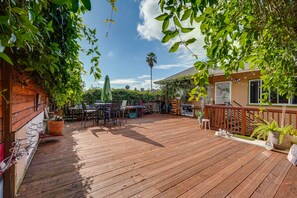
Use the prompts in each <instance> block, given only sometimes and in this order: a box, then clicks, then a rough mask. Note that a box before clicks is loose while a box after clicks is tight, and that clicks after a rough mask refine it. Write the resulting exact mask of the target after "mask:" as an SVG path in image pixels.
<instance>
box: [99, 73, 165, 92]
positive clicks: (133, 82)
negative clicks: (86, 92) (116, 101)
mask: <svg viewBox="0 0 297 198" xmlns="http://www.w3.org/2000/svg"><path fill="white" fill-rule="evenodd" d="M149 77H150V76H149V75H142V76H139V77H136V78H124V79H114V80H111V81H110V86H111V87H112V88H125V86H126V85H129V86H130V87H131V89H134V88H135V87H136V88H137V89H138V90H140V89H141V88H144V89H145V90H146V89H150V87H151V80H150V79H145V78H149ZM159 80H161V79H155V80H153V82H155V81H159ZM96 83H97V84H99V86H100V87H102V86H103V84H104V81H102V80H100V81H97V82H96ZM153 88H154V89H156V88H159V85H156V84H154V83H153Z"/></svg>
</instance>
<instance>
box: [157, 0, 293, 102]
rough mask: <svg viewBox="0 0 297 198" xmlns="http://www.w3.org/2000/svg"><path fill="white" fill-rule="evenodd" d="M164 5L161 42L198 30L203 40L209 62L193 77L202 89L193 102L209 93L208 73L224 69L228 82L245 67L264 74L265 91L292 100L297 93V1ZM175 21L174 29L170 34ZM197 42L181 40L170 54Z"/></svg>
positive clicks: (183, 0)
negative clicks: (231, 75)
mask: <svg viewBox="0 0 297 198" xmlns="http://www.w3.org/2000/svg"><path fill="white" fill-rule="evenodd" d="M159 5H160V8H161V11H162V12H163V14H161V15H160V16H158V17H157V18H156V19H157V20H159V21H163V32H164V34H165V35H164V38H163V40H162V42H168V41H169V40H170V39H173V38H175V37H177V36H178V35H179V36H181V37H180V38H182V34H187V33H188V32H191V31H193V29H195V28H199V29H200V31H201V32H202V33H203V35H204V42H205V46H204V48H205V50H206V52H207V57H208V60H206V61H197V62H196V63H195V64H194V66H195V67H196V69H197V70H198V71H200V72H197V74H196V75H194V82H195V84H196V85H198V87H197V88H195V89H194V90H193V91H192V94H193V97H192V98H194V96H198V97H200V96H202V95H205V94H206V90H205V88H204V85H206V84H208V83H209V82H208V77H209V70H211V69H217V68H219V69H222V70H224V71H225V76H226V77H228V76H229V75H230V74H231V73H232V72H234V71H235V72H236V71H238V70H239V69H244V68H245V67H246V66H248V67H250V68H251V69H255V68H258V69H259V70H260V71H261V74H262V77H261V78H262V80H263V82H264V85H263V88H265V89H267V90H269V89H271V88H272V87H276V88H278V90H279V93H280V94H281V95H286V96H287V97H291V96H292V95H294V94H295V93H296V80H295V75H296V55H297V20H296V15H297V12H296V11H297V2H296V1H288V0H249V1H243V0H222V1H218V0H201V1H189V0H179V1H172V0H160V1H159ZM170 21H171V23H172V24H174V28H173V29H169V23H170ZM196 39H197V38H192V39H189V40H186V41H183V40H182V39H181V40H180V41H178V42H177V43H175V44H174V45H173V46H172V47H171V49H170V51H171V52H174V51H176V50H177V49H178V48H179V46H180V45H183V46H186V47H187V46H188V45H190V44H193V43H194V42H195V41H196ZM194 55H195V54H194ZM196 94H198V95H196ZM264 98H265V99H267V98H268V93H266V94H264Z"/></svg>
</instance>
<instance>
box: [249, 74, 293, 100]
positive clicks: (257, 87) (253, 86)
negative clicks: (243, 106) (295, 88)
mask: <svg viewBox="0 0 297 198" xmlns="http://www.w3.org/2000/svg"><path fill="white" fill-rule="evenodd" d="M262 84H263V82H262V81H261V80H260V79H257V80H250V81H249V103H250V104H259V103H260V99H261V95H262V93H265V92H266V91H267V90H266V91H265V90H264V89H262V87H261V86H262ZM269 102H271V103H272V104H297V97H292V98H290V99H289V100H288V99H287V98H286V96H281V95H279V93H278V90H277V89H275V88H272V89H271V90H270V91H269Z"/></svg>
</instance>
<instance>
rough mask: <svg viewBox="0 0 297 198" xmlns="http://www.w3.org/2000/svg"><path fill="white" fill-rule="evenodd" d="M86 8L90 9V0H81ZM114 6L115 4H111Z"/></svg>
mask: <svg viewBox="0 0 297 198" xmlns="http://www.w3.org/2000/svg"><path fill="white" fill-rule="evenodd" d="M81 1H82V3H83V4H84V6H85V8H86V9H87V10H89V11H90V10H91V8H92V7H91V0H81ZM113 7H115V6H113Z"/></svg>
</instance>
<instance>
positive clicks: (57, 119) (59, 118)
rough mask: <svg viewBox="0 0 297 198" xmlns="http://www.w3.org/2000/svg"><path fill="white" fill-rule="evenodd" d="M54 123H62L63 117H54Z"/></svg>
mask: <svg viewBox="0 0 297 198" xmlns="http://www.w3.org/2000/svg"><path fill="white" fill-rule="evenodd" d="M55 121H63V117H61V116H58V115H57V116H56V117H55Z"/></svg>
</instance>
